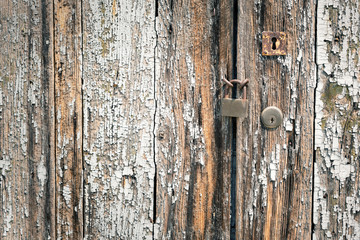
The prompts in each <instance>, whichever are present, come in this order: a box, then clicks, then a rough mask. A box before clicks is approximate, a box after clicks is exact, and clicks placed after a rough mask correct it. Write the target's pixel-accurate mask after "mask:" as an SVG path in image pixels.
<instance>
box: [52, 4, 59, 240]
mask: <svg viewBox="0 0 360 240" xmlns="http://www.w3.org/2000/svg"><path fill="white" fill-rule="evenodd" d="M51 34H52V40H53V45H52V58H53V63H52V65H53V69H52V70H53V72H52V75H53V81H54V82H53V84H54V85H53V87H54V89H53V93H52V94H53V100H54V106H53V107H54V119H53V124H54V142H53V143H52V145H53V149H52V151H54V161H55V162H54V183H55V187H54V203H55V210H54V215H55V216H54V228H55V229H53V230H54V236H55V239H57V238H58V237H57V208H56V206H58V203H57V188H56V186H57V185H58V184H57V182H56V180H57V178H56V177H57V176H56V139H57V134H56V118H57V112H56V60H55V59H56V58H55V44H56V40H55V0H53V1H52V31H51Z"/></svg>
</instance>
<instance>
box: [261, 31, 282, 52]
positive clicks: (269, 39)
mask: <svg viewBox="0 0 360 240" xmlns="http://www.w3.org/2000/svg"><path fill="white" fill-rule="evenodd" d="M286 54H287V40H286V33H284V32H263V33H262V55H263V56H277V55H286Z"/></svg>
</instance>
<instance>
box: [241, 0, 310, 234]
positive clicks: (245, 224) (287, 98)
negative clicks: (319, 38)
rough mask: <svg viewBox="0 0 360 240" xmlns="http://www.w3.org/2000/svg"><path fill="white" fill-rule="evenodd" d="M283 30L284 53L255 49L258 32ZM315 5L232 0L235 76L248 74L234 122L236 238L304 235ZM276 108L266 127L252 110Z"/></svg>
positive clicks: (307, 223)
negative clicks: (272, 125)
mask: <svg viewBox="0 0 360 240" xmlns="http://www.w3.org/2000/svg"><path fill="white" fill-rule="evenodd" d="M263 31H283V32H286V34H287V39H288V41H287V49H288V51H287V55H286V56H274V57H264V56H262V55H261V33H262V32H263ZM314 42H315V3H314V1H312V0H309V1H293V0H287V1H272V0H264V1H258V0H250V1H248V0H247V1H244V0H242V1H238V42H237V46H238V51H237V54H238V55H237V67H238V68H237V73H238V74H237V78H239V79H245V78H248V79H249V80H250V83H249V88H248V91H247V92H248V99H249V116H248V118H247V119H245V120H244V121H243V122H241V121H238V125H237V144H236V151H237V189H238V192H237V193H238V194H237V196H236V197H237V199H236V200H237V205H236V209H237V210H238V211H237V214H236V221H237V225H236V232H237V234H236V238H237V239H310V238H311V227H312V226H311V224H312V222H311V216H312V215H311V212H312V175H313V171H312V169H313V166H312V163H313V125H314V122H313V121H314V88H315V79H316V71H315V69H316V68H315V46H314ZM268 106H276V107H278V108H280V109H281V110H282V112H283V114H284V119H283V122H282V124H281V125H280V126H279V127H278V128H277V129H274V130H267V129H265V128H264V126H263V125H262V124H261V121H260V115H261V112H262V110H263V109H265V108H266V107H268Z"/></svg>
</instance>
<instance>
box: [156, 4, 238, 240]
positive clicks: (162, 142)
mask: <svg viewBox="0 0 360 240" xmlns="http://www.w3.org/2000/svg"><path fill="white" fill-rule="evenodd" d="M228 2H229V1H228ZM228 2H223V3H222V4H219V3H218V1H213V0H208V1H199V0H195V1H189V0H188V1H162V0H161V1H159V3H158V17H157V19H156V30H157V47H156V95H155V96H156V102H157V110H156V119H155V120H156V129H155V134H156V140H155V159H156V164H157V182H156V186H157V188H156V224H155V228H154V230H155V232H154V236H155V239H185V238H186V239H229V234H230V155H231V138H230V131H231V130H232V129H230V125H229V122H230V120H229V119H228V118H222V117H221V116H220V101H219V100H220V98H221V96H222V91H223V89H222V84H221V82H220V80H219V78H220V73H219V67H220V65H221V67H222V69H223V71H224V72H225V73H226V71H227V70H228V71H229V72H228V74H231V67H232V62H231V61H232V60H231V53H232V52H231V50H232V49H231V43H232V35H231V34H232V27H231V22H232V15H231V11H232V10H231V5H230V4H229V3H228ZM219 16H220V20H219ZM220 23H221V24H222V25H220ZM227 24H230V27H228V26H227ZM219 31H220V32H219ZM220 33H221V34H224V35H223V37H224V38H223V39H221V38H220V37H221V35H220ZM219 44H220V46H219ZM219 47H221V50H219ZM219 54H220V57H219ZM228 65H230V66H228Z"/></svg>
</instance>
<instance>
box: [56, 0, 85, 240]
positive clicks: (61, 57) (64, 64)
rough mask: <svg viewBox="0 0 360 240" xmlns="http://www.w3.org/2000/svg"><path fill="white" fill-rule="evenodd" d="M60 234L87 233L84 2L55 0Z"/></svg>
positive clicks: (73, 236)
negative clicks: (84, 165)
mask: <svg viewBox="0 0 360 240" xmlns="http://www.w3.org/2000/svg"><path fill="white" fill-rule="evenodd" d="M53 11H54V57H55V64H54V66H55V106H54V108H55V128H56V129H55V138H56V139H55V143H56V144H55V148H56V153H55V154H56V159H55V161H56V163H55V164H56V168H55V171H56V183H55V188H56V238H57V239H81V238H82V237H83V228H82V225H83V201H82V193H83V190H82V189H83V183H82V182H83V178H82V167H83V161H82V158H83V157H82V98H81V84H82V80H81V68H82V54H81V39H82V38H81V2H79V1H76V0H55V1H54V10H53Z"/></svg>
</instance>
